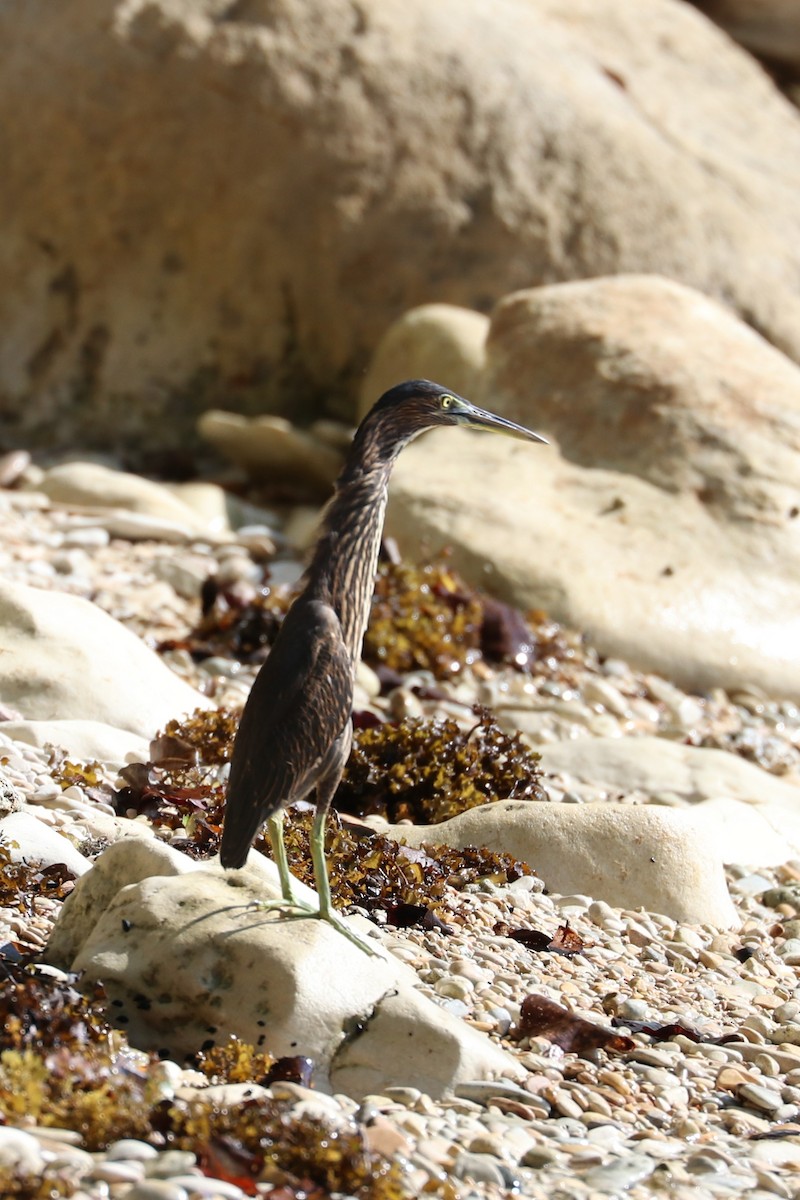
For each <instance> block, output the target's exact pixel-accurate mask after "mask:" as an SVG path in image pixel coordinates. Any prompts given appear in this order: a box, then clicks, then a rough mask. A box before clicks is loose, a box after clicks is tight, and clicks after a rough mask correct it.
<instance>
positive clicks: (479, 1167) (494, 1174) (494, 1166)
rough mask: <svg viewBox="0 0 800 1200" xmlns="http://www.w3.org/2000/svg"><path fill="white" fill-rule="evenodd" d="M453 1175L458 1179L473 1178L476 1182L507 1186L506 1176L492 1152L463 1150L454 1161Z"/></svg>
mask: <svg viewBox="0 0 800 1200" xmlns="http://www.w3.org/2000/svg"><path fill="white" fill-rule="evenodd" d="M453 1175H454V1176H455V1177H456V1179H471V1180H472V1181H473V1182H474V1183H487V1184H493V1185H494V1186H495V1187H504V1186H505V1176H504V1174H503V1172H502V1170H501V1169H500V1164H499V1163H498V1162H497V1160H496V1159H494V1158H493V1157H492V1155H490V1154H472V1153H470V1152H469V1151H468V1150H462V1151H461V1153H460V1154H459V1155H458V1157H457V1158H456V1161H455V1162H454V1163H453Z"/></svg>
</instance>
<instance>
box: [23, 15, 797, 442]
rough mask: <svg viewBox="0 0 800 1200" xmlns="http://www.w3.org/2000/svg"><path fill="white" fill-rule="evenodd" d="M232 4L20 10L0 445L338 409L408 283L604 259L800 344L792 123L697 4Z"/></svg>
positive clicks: (589, 264)
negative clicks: (312, 406) (311, 404)
mask: <svg viewBox="0 0 800 1200" xmlns="http://www.w3.org/2000/svg"><path fill="white" fill-rule="evenodd" d="M226 14H227V15H226V18H225V19H222V17H221V9H220V6H219V3H218V0H137V2H136V3H129V2H127V0H125V2H123V0H114V2H113V3H111V4H109V3H108V0H62V2H61V3H59V4H58V5H56V6H53V5H52V4H50V3H46V2H45V0H29V2H28V3H26V4H25V6H24V16H23V17H20V10H19V9H18V8H17V7H16V6H3V8H2V15H1V16H0V37H1V38H2V44H3V46H4V47H5V48H6V56H5V63H4V70H3V72H2V78H0V103H2V106H3V109H4V110H5V111H8V112H18V113H20V114H22V115H21V119H20V120H19V121H15V122H11V123H10V124H7V125H6V126H5V127H4V130H3V145H2V149H1V150H0V159H2V162H3V164H4V168H5V171H4V178H3V188H2V191H0V223H1V224H2V228H3V269H2V271H0V280H2V283H0V327H2V329H3V331H4V336H3V339H2V344H0V396H2V400H3V411H4V413H5V414H7V415H6V416H5V418H4V422H3V427H2V433H3V439H4V442H5V443H9V442H10V440H11V439H12V438H13V439H14V440H15V441H16V442H17V443H18V444H26V443H30V442H31V441H32V439H37V438H38V440H39V441H43V442H46V443H47V444H52V439H53V430H54V428H58V430H59V431H63V430H65V429H71V430H74V431H76V432H79V433H86V434H91V436H92V438H93V440H94V442H95V443H97V442H98V441H99V440H100V439H104V440H105V441H107V442H109V443H112V442H113V443H114V444H119V442H120V441H122V440H126V441H127V442H128V443H129V444H130V442H131V441H134V442H136V443H138V442H139V441H150V442H151V443H155V442H157V443H158V444H159V445H160V446H161V447H163V446H164V445H165V444H167V443H170V442H171V443H172V444H183V443H184V442H185V438H186V435H187V433H189V432H190V431H191V430H192V428H193V423H194V419H195V417H196V416H197V414H198V413H200V412H202V411H204V410H205V409H207V408H210V407H214V406H216V407H219V406H227V407H236V408H237V409H239V410H242V411H249V412H251V413H252V412H261V411H264V409H265V408H267V409H270V408H271V409H273V410H275V409H277V407H278V405H279V404H280V405H282V406H285V405H286V404H287V403H288V404H299V403H301V402H302V403H304V404H307V403H308V400H309V398H313V397H314V396H318V395H325V396H330V398H331V401H332V402H337V403H341V402H342V399H344V400H345V401H346V399H347V396H348V393H349V394H352V392H353V391H354V389H355V386H356V384H357V381H358V380H359V379H360V375H361V371H362V369H363V366H364V364H365V362H366V360H367V358H368V355H369V353H370V352H371V350H372V349H373V348H374V346H375V345H376V344H377V342H378V340H379V338H380V337H381V335H382V334H383V333H384V331H385V330H386V328H387V327H388V325H389V324H390V323H391V321H392V320H393V319H395V318H396V317H398V316H399V315H400V314H402V313H403V312H405V311H407V310H408V309H409V308H412V307H414V306H416V305H419V304H423V303H427V302H429V301H431V300H432V299H435V300H438V301H445V302H447V303H449V304H454V305H459V306H464V307H467V308H475V309H482V310H485V309H487V308H488V307H489V306H490V305H491V304H492V303H493V302H494V301H495V300H496V299H497V298H498V297H500V296H502V295H504V294H505V293H507V292H508V291H509V290H511V289H512V288H519V287H525V286H529V285H530V284H533V283H537V282H541V281H544V280H553V279H565V278H581V277H591V276H596V275H599V274H608V273H614V272H618V271H631V270H639V271H641V270H648V271H660V272H662V273H664V274H666V275H671V276H674V277H676V278H679V279H682V280H683V281H685V282H687V283H690V284H692V285H693V286H696V287H698V288H700V289H702V290H704V291H707V292H709V293H711V294H714V295H718V296H724V297H726V298H727V299H728V300H729V302H730V303H731V304H732V305H733V306H734V307H736V308H738V310H739V311H740V312H742V313H743V314H747V316H748V317H749V318H750V319H751V320H752V321H753V323H754V324H755V325H756V326H757V327H758V328H759V329H761V330H763V331H764V332H765V334H766V335H767V336H768V337H769V338H770V339H771V340H772V341H774V342H775V343H776V344H778V345H780V346H782V347H783V348H784V349H786V350H787V351H789V352H791V353H792V354H794V355H795V356H800V335H798V329H800V319H799V317H798V314H799V313H800V300H799V299H798V294H799V292H800V288H798V282H797V280H798V277H799V276H800V272H799V271H798V263H799V262H800V211H799V209H798V204H797V195H798V191H800V165H798V164H800V120H799V119H798V116H797V113H796V111H795V110H793V109H792V107H791V106H790V105H789V104H788V102H787V101H786V100H785V99H784V98H783V97H782V96H781V94H780V93H779V92H778V90H777V88H776V87H775V86H774V85H773V84H772V82H771V81H770V80H769V79H768V78H767V76H766V75H765V74H764V73H763V71H762V70H761V69H760V68H759V67H758V66H757V64H755V63H753V62H752V61H751V60H750V59H749V57H748V56H747V55H746V54H744V53H743V52H742V51H741V50H739V48H738V47H736V46H735V45H733V44H732V43H731V42H730V41H729V39H728V38H727V37H726V35H724V34H723V33H722V32H720V31H719V30H717V29H716V28H715V27H714V26H713V25H712V24H711V23H710V22H708V21H707V20H706V19H705V18H703V17H702V16H701V15H700V14H699V13H697V12H696V11H695V10H693V9H692V8H690V7H689V6H688V5H684V4H679V3H675V2H673V0H641V3H637V4H632V3H628V2H621V0H571V2H570V3H569V4H567V5H565V4H564V3H563V0H497V3H496V4H493V5H486V4H485V3H483V2H482V0H440V2H439V3H437V4H430V3H429V0H363V2H362V3H360V4H359V5H358V11H357V12H356V10H355V9H354V7H353V4H352V2H351V0H325V2H323V0H315V2H303V3H298V0H273V2H272V3H270V4H268V5H247V6H245V8H243V9H239V8H236V9H228V10H226ZM44 62H46V63H47V69H46V70H42V69H41V66H42V63H44ZM342 64H346V69H343V65H342ZM108 80H113V81H114V87H113V90H114V103H113V104H109V103H108V95H107V93H108V86H107V84H108ZM532 113H534V114H535V121H533V122H532V120H531V114H532ZM112 151H113V152H112ZM87 214H89V215H90V217H91V219H88V216H87ZM281 411H285V409H284V408H282V409H281ZM56 422H57V425H56Z"/></svg>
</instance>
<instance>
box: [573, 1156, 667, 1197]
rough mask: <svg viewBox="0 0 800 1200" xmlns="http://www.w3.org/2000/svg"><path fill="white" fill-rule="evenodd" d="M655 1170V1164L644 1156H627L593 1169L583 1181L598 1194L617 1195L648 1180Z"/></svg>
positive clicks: (651, 1159)
mask: <svg viewBox="0 0 800 1200" xmlns="http://www.w3.org/2000/svg"><path fill="white" fill-rule="evenodd" d="M655 1168H656V1162H655V1160H654V1159H653V1158H650V1157H649V1156H647V1155H644V1154H629V1155H627V1156H626V1157H625V1158H621V1159H619V1160H618V1161H617V1162H613V1163H608V1164H607V1165H606V1166H604V1167H594V1168H593V1169H592V1170H591V1171H589V1172H587V1174H586V1175H584V1177H583V1179H584V1182H585V1183H586V1184H588V1186H589V1187H590V1188H593V1189H596V1190H597V1191H600V1192H611V1193H617V1192H621V1191H624V1190H626V1189H627V1188H630V1187H633V1185H634V1184H636V1183H641V1181H642V1180H643V1179H648V1178H649V1177H650V1176H651V1175H652V1174H653V1171H654V1170H655Z"/></svg>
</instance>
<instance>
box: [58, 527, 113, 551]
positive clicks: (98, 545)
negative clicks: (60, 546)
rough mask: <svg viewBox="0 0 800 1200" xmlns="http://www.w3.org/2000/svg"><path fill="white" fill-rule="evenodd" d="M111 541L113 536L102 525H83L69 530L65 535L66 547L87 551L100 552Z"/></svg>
mask: <svg viewBox="0 0 800 1200" xmlns="http://www.w3.org/2000/svg"><path fill="white" fill-rule="evenodd" d="M110 541H111V535H110V534H109V532H108V530H107V529H104V528H103V527H102V525H83V526H80V525H79V526H77V527H75V528H73V529H68V530H66V532H65V533H64V545H65V546H66V547H77V548H80V549H86V550H100V549H102V548H103V547H104V546H107V545H108V543H109V542H110Z"/></svg>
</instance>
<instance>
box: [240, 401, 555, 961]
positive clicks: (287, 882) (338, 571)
mask: <svg viewBox="0 0 800 1200" xmlns="http://www.w3.org/2000/svg"><path fill="white" fill-rule="evenodd" d="M437 426H462V427H463V428H466V429H476V430H485V431H490V432H495V433H500V434H506V435H508V436H511V437H515V438H522V439H525V440H528V441H532V442H543V443H545V444H547V439H546V438H543V437H542V436H541V435H540V434H538V433H533V432H532V431H531V430H530V429H525V428H524V427H523V426H521V425H516V424H514V422H513V421H509V420H506V418H504V417H499V416H496V415H495V414H494V413H491V412H488V411H486V410H484V409H482V408H478V407H477V405H474V404H472V403H470V401H469V400H465V399H464V398H463V397H462V396H459V395H458V394H457V393H455V392H452V391H448V389H447V388H445V387H442V386H440V385H439V384H437V383H433V382H431V381H430V380H427V379H414V380H407V381H406V382H405V383H401V384H398V385H397V386H395V387H393V388H390V390H389V391H387V392H385V393H384V394H383V395H382V396H381V397H380V399H379V400H378V401H377V403H376V404H375V405H374V406H373V407H372V408H371V409H370V411H369V412H368V413H367V415H366V416H365V417H364V419H363V420H362V422H361V424H360V425H359V427H358V429H357V430H356V433H355V435H354V438H353V442H352V445H351V448H350V451H349V453H348V455H347V458H346V460H345V463H344V466H343V468H342V471H341V474H340V476H339V478H338V480H337V482H336V485H335V488H334V492H333V496H332V497H331V500H330V502H329V504H328V506H327V508H326V510H325V514H324V517H323V519H322V523H321V531H320V534H319V537H318V539H317V542H316V545H315V548H314V550H313V552H312V556H311V559H310V562H309V565H308V567H307V569H306V570H305V572H304V575H303V577H302V579H301V585H302V586H301V590H300V592H299V594H298V595H297V597H296V598H295V600H294V601H293V603H292V605H291V607H290V608H289V610H288V612H287V614H286V616H285V618H284V620H283V623H282V624H281V627H280V630H279V632H278V636H277V638H276V640H275V642H274V644H273V646H272V648H271V650H270V652H269V655H268V656H267V658H266V660H265V662H264V664H263V666H262V667H261V669H260V671H259V673H258V675H257V676H256V679H255V682H254V684H253V686H252V688H251V690H250V694H249V696H248V698H247V701H246V703H245V706H244V709H243V712H242V716H241V719H240V722H239V726H238V729H237V732H236V737H235V740H234V746H233V752H232V755H231V763H230V773H229V776H228V786H227V798H226V808H225V815H224V820H223V832H222V840H221V844H220V862H221V864H222V866H223V867H224V868H226V869H238V868H240V867H242V866H244V864H245V861H246V859H247V855H248V852H249V849H250V846H251V844H252V842H253V839H254V838H255V836H256V834H257V833H258V831H259V829H260V828H261V826H262V825H263V824H264V822H266V823H267V828H268V830H269V837H270V842H271V844H272V851H273V857H274V860H275V865H276V867H277V870H278V876H279V879H280V886H281V897H282V899H281V900H279V901H274V902H273V901H270V902H267V903H266V905H264V904H263V903H262V906H263V907H282V908H285V909H286V910H287V913H288V912H289V910H294V911H295V915H298V916H304V915H308V916H318V917H321V918H323V919H324V920H326V921H328V922H329V923H330V924H332V925H333V926H334V927H335V928H336V929H337V930H338V931H339V932H340V933H342V934H344V936H345V937H347V938H348V939H349V940H350V941H352V942H354V943H355V944H356V945H358V946H359V947H360V948H361V949H362V950H365V951H366V952H367V953H370V954H374V953H376V951H375V950H374V949H373V947H372V946H370V945H368V943H367V942H366V941H364V940H363V939H362V938H360V937H359V936H358V935H357V934H356V933H355V932H354V931H353V929H352V928H351V926H350V925H348V924H347V922H345V921H344V920H343V919H342V918H341V917H340V916H339V915H338V913H337V912H336V911H335V910H334V908H333V905H332V903H331V890H330V883H329V880H328V872H327V866H326V860H325V821H326V817H327V813H328V810H329V808H330V805H331V801H332V800H333V797H334V794H335V792H336V789H337V787H338V785H339V781H340V779H341V777H342V773H343V771H344V768H345V765H346V763H347V759H348V756H349V754H350V745H351V741H352V721H351V716H352V709H353V692H354V683H355V673H356V666H357V664H358V661H359V659H360V657H361V646H362V642H363V638H364V633H365V630H366V627H367V623H368V620H369V613H370V605H371V602H372V594H373V587H374V581H375V572H376V570H377V565H378V554H379V551H380V545H381V538H382V534H383V522H384V514H385V511H386V501H387V492H388V485H389V477H390V475H391V472H392V467H393V466H394V463H395V461H396V459H397V457H398V455H399V454H400V452H401V451H402V450H403V448H404V447H405V446H406V445H408V443H409V442H410V441H411V440H412V439H413V438H415V437H417V436H418V435H419V434H421V433H424V432H426V431H427V430H429V429H433V428H435V427H437ZM312 792H315V793H316V807H315V813H314V818H313V824H312V830H311V839H310V843H311V859H312V865H313V870H314V881H315V884H316V890H317V896H318V907H315V906H314V905H311V904H308V903H306V902H304V901H301V900H299V899H298V897H297V895H296V894H295V890H294V887H293V877H292V875H291V873H290V871H289V864H288V859H287V855H286V849H285V846H284V839H283V816H284V810H285V808H287V807H288V806H289V805H291V804H293V803H295V802H296V801H299V800H304V799H306V798H307V797H308V796H310V794H311V793H312Z"/></svg>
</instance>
